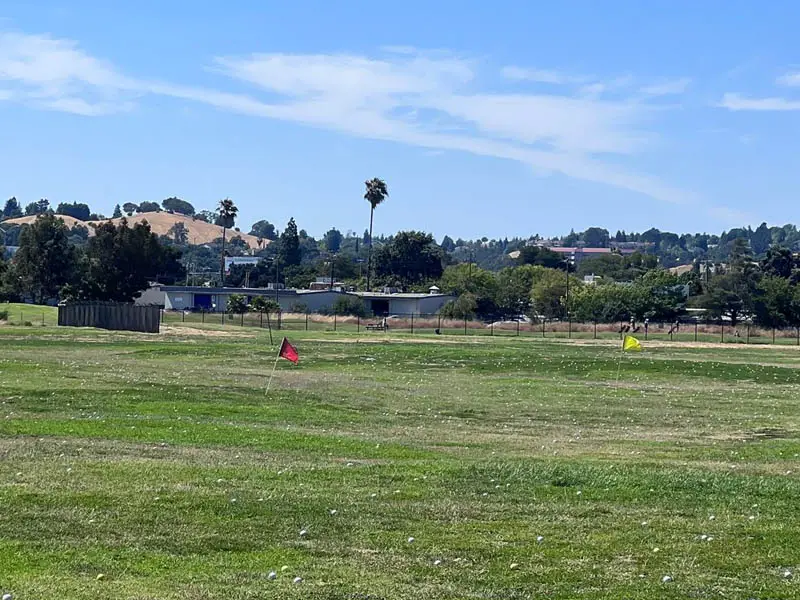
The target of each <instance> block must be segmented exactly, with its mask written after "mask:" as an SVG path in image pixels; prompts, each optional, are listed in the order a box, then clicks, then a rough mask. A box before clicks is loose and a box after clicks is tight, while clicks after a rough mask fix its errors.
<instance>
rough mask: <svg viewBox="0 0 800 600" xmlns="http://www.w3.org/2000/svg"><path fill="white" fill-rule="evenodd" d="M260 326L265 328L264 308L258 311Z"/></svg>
mask: <svg viewBox="0 0 800 600" xmlns="http://www.w3.org/2000/svg"><path fill="white" fill-rule="evenodd" d="M258 326H259V327H260V328H261V329H264V311H263V310H260V311H258Z"/></svg>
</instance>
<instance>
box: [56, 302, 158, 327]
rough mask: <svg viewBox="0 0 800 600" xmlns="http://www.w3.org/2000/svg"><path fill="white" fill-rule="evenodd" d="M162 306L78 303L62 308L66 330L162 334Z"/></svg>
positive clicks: (61, 318)
mask: <svg viewBox="0 0 800 600" xmlns="http://www.w3.org/2000/svg"><path fill="white" fill-rule="evenodd" d="M160 321H161V307H159V306H155V305H153V306H136V305H134V304H122V303H119V302H75V303H71V304H64V305H60V306H59V307H58V324H59V325H60V326H62V327H98V328H100V329H112V330H118V331H141V332H143V333H158V332H159V326H160Z"/></svg>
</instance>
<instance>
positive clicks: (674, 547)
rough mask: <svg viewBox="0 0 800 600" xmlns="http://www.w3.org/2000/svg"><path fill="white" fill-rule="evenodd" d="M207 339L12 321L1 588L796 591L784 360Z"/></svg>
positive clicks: (496, 344) (3, 412)
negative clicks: (282, 354) (285, 357)
mask: <svg viewBox="0 0 800 600" xmlns="http://www.w3.org/2000/svg"><path fill="white" fill-rule="evenodd" d="M30 320H31V321H33V319H30ZM201 327H202V326H198V325H195V324H193V325H192V326H191V328H189V327H181V326H179V325H175V326H171V327H169V328H168V331H166V332H165V333H164V334H161V335H158V336H146V335H136V334H122V333H110V332H99V331H93V330H72V331H69V330H59V329H56V328H50V327H41V326H39V327H14V326H3V327H0V506H2V507H3V510H2V511H0V592H12V593H13V594H14V595H15V597H16V598H18V599H20V600H22V599H25V598H37V599H38V598H80V599H89V598H92V599H94V598H120V599H129V600H130V599H136V600H144V599H156V598H158V599H178V598H180V599H210V598H226V600H237V599H257V598H318V599H330V600H350V599H358V600H366V599H367V598H369V599H373V600H377V599H387V600H388V599H392V600H394V599H411V598H414V599H417V598H431V599H444V598H447V599H455V598H476V599H497V600H504V599H523V598H525V599H527V598H584V599H598V598H608V599H612V598H613V599H618V598H628V599H652V598H726V599H730V598H741V599H747V598H759V599H762V600H765V599H767V598H792V597H800V581H798V579H800V544H798V540H800V519H798V508H800V477H799V475H800V406H799V402H798V401H799V400H800V392H798V390H800V368H798V366H800V351H798V349H797V348H795V347H792V346H777V347H744V346H734V345H731V346H727V347H723V346H720V347H702V348H700V347H693V348H689V347H681V345H680V344H673V345H672V346H667V345H666V344H664V345H661V346H658V345H656V344H654V345H653V347H650V348H648V349H647V350H646V352H644V353H641V354H635V355H634V354H632V355H625V356H624V357H622V360H620V358H621V357H620V354H619V351H618V347H617V345H616V343H614V342H608V343H603V342H596V343H595V342H591V341H581V342H575V341H573V342H567V341H553V340H550V341H548V340H538V339H530V338H528V339H517V338H513V337H505V338H503V337H486V336H483V337H471V336H462V337H460V338H458V339H456V338H434V337H432V336H429V337H425V336H418V337H416V338H411V337H408V336H399V335H389V336H381V335H375V334H373V335H366V334H363V333H362V334H361V335H360V336H358V335H356V334H350V333H342V332H337V333H325V332H308V333H306V332H301V331H298V332H292V340H293V341H294V342H295V343H296V345H297V346H298V348H299V350H300V354H301V357H302V361H301V364H300V365H299V366H297V367H295V366H293V365H291V364H288V363H285V362H283V363H281V364H279V366H278V370H277V374H276V377H275V381H274V382H273V389H272V391H270V393H269V395H265V392H264V388H265V384H266V378H267V376H268V375H269V372H270V370H271V368H272V364H273V358H274V355H275V351H276V346H270V345H269V338H268V337H267V336H266V334H265V333H264V332H262V331H259V330H256V329H248V328H244V329H242V328H237V329H235V330H234V329H232V328H230V327H227V328H226V329H225V330H224V331H219V330H218V329H214V328H212V327H208V329H206V330H201ZM275 341H276V342H277V339H276V340H275ZM371 342H379V343H371ZM412 538H413V539H412ZM273 572H274V573H275V575H274V577H271V575H270V574H271V573H273ZM790 574H793V576H790ZM295 578H301V579H302V581H298V582H297V583H295ZM665 578H666V580H665Z"/></svg>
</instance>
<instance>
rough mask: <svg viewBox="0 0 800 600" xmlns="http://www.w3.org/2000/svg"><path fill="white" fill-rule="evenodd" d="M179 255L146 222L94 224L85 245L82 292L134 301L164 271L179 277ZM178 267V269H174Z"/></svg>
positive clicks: (93, 296) (92, 296)
mask: <svg viewBox="0 0 800 600" xmlns="http://www.w3.org/2000/svg"><path fill="white" fill-rule="evenodd" d="M176 258H177V255H176V254H175V253H174V252H173V251H171V249H167V248H165V247H164V246H162V245H161V243H160V242H159V241H158V236H157V235H156V234H154V233H153V232H152V231H151V230H150V225H149V224H147V223H137V224H136V225H134V226H133V227H128V223H127V221H126V220H125V219H123V220H122V221H121V222H120V224H119V225H114V223H112V222H111V221H107V222H105V223H102V224H100V225H98V226H97V227H96V228H95V235H94V237H92V238H90V239H89V243H88V245H87V248H86V261H87V270H86V275H85V276H84V279H83V284H82V287H83V293H82V295H83V296H84V297H87V298H91V299H94V300H113V301H116V302H131V301H132V300H133V299H134V298H136V296H138V295H139V293H140V292H141V291H142V290H144V289H146V288H147V286H148V284H149V283H150V282H151V281H155V280H156V279H157V278H158V277H159V275H160V274H161V273H165V272H170V273H171V274H172V275H174V276H175V278H177V277H180V275H181V273H180V268H179V267H177V266H176V262H177V261H176ZM175 271H177V272H175Z"/></svg>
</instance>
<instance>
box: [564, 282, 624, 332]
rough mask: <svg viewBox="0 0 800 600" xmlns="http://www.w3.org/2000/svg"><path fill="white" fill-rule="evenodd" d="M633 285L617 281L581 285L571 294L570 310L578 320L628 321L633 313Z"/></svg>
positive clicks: (601, 321)
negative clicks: (621, 283)
mask: <svg viewBox="0 0 800 600" xmlns="http://www.w3.org/2000/svg"><path fill="white" fill-rule="evenodd" d="M631 287H632V286H626V285H618V284H615V283H606V284H597V285H584V286H581V287H579V288H578V289H576V290H575V292H574V293H572V294H571V298H570V304H571V308H570V310H571V311H572V314H573V316H574V318H575V319H576V320H577V321H583V322H593V323H614V322H617V321H628V320H629V319H630V318H631V316H632V314H633V313H632V310H631V304H632V295H631V289H629V288H631ZM634 293H635V292H634Z"/></svg>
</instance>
